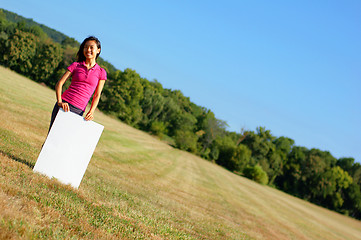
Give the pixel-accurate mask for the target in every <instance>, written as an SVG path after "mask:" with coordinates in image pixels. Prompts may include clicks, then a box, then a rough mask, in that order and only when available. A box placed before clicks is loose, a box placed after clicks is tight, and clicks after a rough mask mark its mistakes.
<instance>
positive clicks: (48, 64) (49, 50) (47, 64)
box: [31, 40, 63, 83]
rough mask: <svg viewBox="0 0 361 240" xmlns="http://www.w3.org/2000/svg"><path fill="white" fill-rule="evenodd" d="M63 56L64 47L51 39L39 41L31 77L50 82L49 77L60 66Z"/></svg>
mask: <svg viewBox="0 0 361 240" xmlns="http://www.w3.org/2000/svg"><path fill="white" fill-rule="evenodd" d="M62 57H63V52H62V48H61V47H60V45H59V44H58V43H54V42H52V41H51V40H47V41H45V42H42V43H39V45H38V47H37V50H36V54H35V56H34V58H33V59H32V65H33V68H32V70H31V77H32V78H33V79H34V80H36V81H40V82H45V83H47V82H48V78H49V77H50V76H51V75H52V74H53V72H54V70H55V69H56V68H57V67H58V65H59V63H60V62H61V60H62Z"/></svg>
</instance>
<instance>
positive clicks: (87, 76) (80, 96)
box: [61, 62, 107, 111]
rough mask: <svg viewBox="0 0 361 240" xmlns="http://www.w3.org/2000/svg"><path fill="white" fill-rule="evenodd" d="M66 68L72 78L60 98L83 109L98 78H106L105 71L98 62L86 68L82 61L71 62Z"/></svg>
mask: <svg viewBox="0 0 361 240" xmlns="http://www.w3.org/2000/svg"><path fill="white" fill-rule="evenodd" d="M68 70H69V71H70V72H71V76H72V80H71V84H70V86H69V88H68V89H67V90H66V91H65V92H64V93H63V94H62V95H61V98H62V99H63V100H65V101H67V102H68V103H70V104H71V105H74V106H75V107H77V108H80V109H82V110H83V111H84V110H85V108H86V106H87V104H88V102H89V100H90V98H91V96H92V95H93V93H94V91H95V89H96V87H97V86H98V82H99V80H107V72H106V71H105V70H104V69H103V68H101V67H100V66H99V65H98V64H95V65H94V67H92V68H91V69H89V70H88V69H87V67H86V66H85V63H84V62H73V63H72V64H70V66H69V67H68Z"/></svg>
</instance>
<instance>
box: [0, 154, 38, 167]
mask: <svg viewBox="0 0 361 240" xmlns="http://www.w3.org/2000/svg"><path fill="white" fill-rule="evenodd" d="M0 153H1V154H3V155H5V156H7V157H9V158H11V159H12V160H14V161H17V162H19V163H22V164H25V165H27V166H28V167H30V168H31V169H33V168H34V166H35V165H34V164H33V163H31V162H29V161H26V160H24V159H21V158H19V157H17V156H15V155H13V154H11V153H7V152H4V151H2V150H0Z"/></svg>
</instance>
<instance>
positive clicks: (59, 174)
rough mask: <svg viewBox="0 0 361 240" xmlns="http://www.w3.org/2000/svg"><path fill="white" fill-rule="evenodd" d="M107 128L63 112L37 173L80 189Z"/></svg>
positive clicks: (47, 139)
mask: <svg viewBox="0 0 361 240" xmlns="http://www.w3.org/2000/svg"><path fill="white" fill-rule="evenodd" d="M103 129H104V126H102V125H100V124H98V123H96V122H93V121H86V120H84V118H83V117H81V116H79V115H77V114H75V113H72V112H64V111H63V110H62V109H59V112H58V114H57V116H56V118H55V121H54V123H53V126H52V127H51V130H50V132H49V134H48V137H47V138H46V141H45V143H44V146H43V148H42V150H41V152H40V154H39V157H38V160H37V161H36V164H35V166H34V171H36V172H40V173H42V174H45V175H46V176H48V177H50V178H52V177H54V178H57V179H58V180H59V181H60V182H62V183H64V184H70V185H71V186H73V187H75V188H78V187H79V185H80V182H81V180H82V178H83V176H84V173H85V170H86V169H87V167H88V164H89V161H90V159H91V157H92V155H93V152H94V150H95V147H96V145H97V143H98V141H99V138H100V135H101V134H102V132H103Z"/></svg>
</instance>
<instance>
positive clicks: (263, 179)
mask: <svg viewBox="0 0 361 240" xmlns="http://www.w3.org/2000/svg"><path fill="white" fill-rule="evenodd" d="M243 175H244V176H245V177H246V178H249V179H252V180H254V181H256V182H258V183H260V184H264V185H266V184H267V183H268V175H267V173H266V172H265V171H263V169H262V167H261V166H260V165H255V166H248V167H246V168H245V169H244V171H243Z"/></svg>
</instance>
